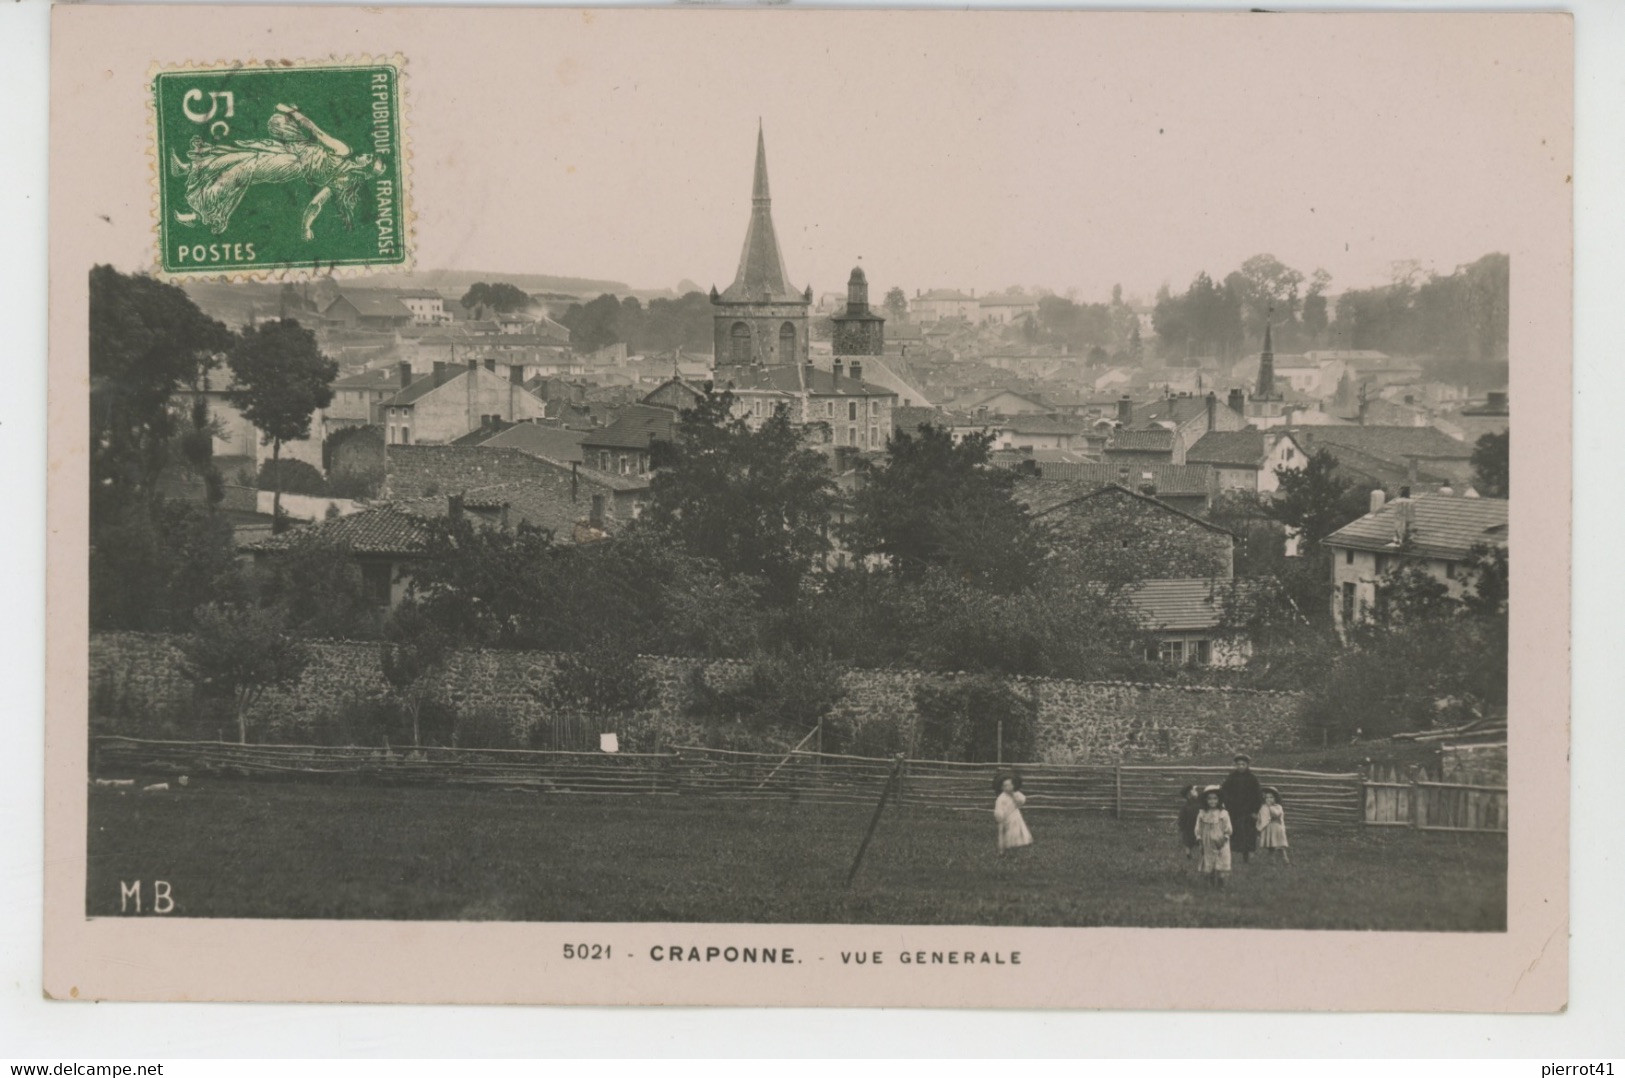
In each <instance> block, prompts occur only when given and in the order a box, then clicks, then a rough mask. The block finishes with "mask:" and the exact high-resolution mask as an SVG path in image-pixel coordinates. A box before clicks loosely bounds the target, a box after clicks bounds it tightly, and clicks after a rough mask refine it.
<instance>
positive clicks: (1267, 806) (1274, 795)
mask: <svg viewBox="0 0 1625 1078" xmlns="http://www.w3.org/2000/svg"><path fill="white" fill-rule="evenodd" d="M1258 848H1259V849H1260V850H1266V851H1268V850H1279V851H1281V860H1282V861H1284V862H1286V863H1287V864H1289V865H1290V864H1291V863H1292V855H1291V854H1290V853H1288V852H1287V843H1286V810H1284V809H1283V808H1281V792H1280V791H1279V790H1277V789H1275V787H1273V786H1266V787H1264V803H1263V804H1262V805H1261V806H1259V809H1258Z"/></svg>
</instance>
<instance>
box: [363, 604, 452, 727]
mask: <svg viewBox="0 0 1625 1078" xmlns="http://www.w3.org/2000/svg"><path fill="white" fill-rule="evenodd" d="M450 656H451V642H450V641H449V640H448V639H447V638H446V635H445V634H444V633H442V632H441V631H440V628H439V626H437V625H435V623H434V622H433V621H431V620H430V619H428V618H426V617H424V615H423V612H422V611H421V610H420V609H419V608H418V606H417V604H416V603H411V602H407V603H402V604H401V605H400V606H399V607H397V608H396V609H395V612H394V613H393V614H391V615H390V618H389V620H388V622H386V623H385V625H384V642H383V643H382V644H380V645H379V646H378V666H379V670H380V672H381V673H382V674H383V675H384V680H385V681H387V682H389V688H390V694H391V695H392V696H394V698H395V701H396V704H397V705H398V706H399V707H400V709H401V710H402V711H403V712H405V714H406V717H407V718H408V719H409V720H410V721H411V724H412V744H413V745H414V746H417V745H421V744H422V743H423V731H422V725H421V719H422V715H423V703H424V700H425V699H427V697H428V694H429V689H430V685H431V683H432V682H433V680H434V678H435V677H436V676H437V675H438V674H439V673H440V672H441V671H442V670H443V669H445V666H446V661H447V659H449V658H450Z"/></svg>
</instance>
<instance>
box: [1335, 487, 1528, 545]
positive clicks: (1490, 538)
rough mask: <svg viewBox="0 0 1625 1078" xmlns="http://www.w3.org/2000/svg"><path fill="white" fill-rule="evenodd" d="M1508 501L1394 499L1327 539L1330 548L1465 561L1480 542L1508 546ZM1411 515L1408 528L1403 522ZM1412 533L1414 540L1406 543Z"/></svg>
mask: <svg viewBox="0 0 1625 1078" xmlns="http://www.w3.org/2000/svg"><path fill="white" fill-rule="evenodd" d="M1507 505H1508V503H1507V501H1506V500H1505V499H1502V498H1468V497H1465V496H1463V495H1459V494H1422V495H1418V496H1417V497H1415V498H1409V499H1407V498H1395V499H1394V500H1393V501H1391V502H1389V503H1388V504H1387V505H1384V506H1383V507H1382V508H1381V509H1379V510H1377V511H1376V512H1375V513H1367V514H1366V515H1365V516H1363V517H1361V518H1360V519H1359V520H1356V521H1355V522H1354V523H1352V524H1349V525H1346V526H1345V527H1343V528H1340V529H1339V530H1337V531H1335V532H1333V533H1332V534H1331V535H1329V536H1327V537H1326V539H1325V543H1326V545H1327V546H1335V547H1351V548H1353V549H1355V550H1369V551H1374V552H1377V553H1388V554H1392V553H1399V552H1401V551H1403V552H1405V553H1415V554H1419V555H1422V556H1424V557H1436V558H1444V559H1447V560H1450V561H1460V560H1461V559H1463V558H1465V557H1466V556H1467V553H1468V551H1469V550H1471V549H1472V548H1473V547H1474V546H1475V545H1476V544H1478V543H1488V544H1490V545H1492V546H1505V545H1506V541H1507ZM1407 510H1408V511H1409V514H1410V523H1409V526H1408V528H1407V527H1406V526H1405V524H1404V515H1405V513H1406V511H1407ZM1407 532H1408V536H1409V541H1408V542H1407V543H1403V544H1402V542H1401V535H1402V534H1406V533H1407Z"/></svg>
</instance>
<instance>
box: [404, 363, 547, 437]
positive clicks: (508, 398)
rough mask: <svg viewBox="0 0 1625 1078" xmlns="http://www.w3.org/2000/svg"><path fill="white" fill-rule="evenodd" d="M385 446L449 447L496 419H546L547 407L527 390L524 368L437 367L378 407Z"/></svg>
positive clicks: (509, 421)
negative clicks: (448, 445) (501, 369)
mask: <svg viewBox="0 0 1625 1078" xmlns="http://www.w3.org/2000/svg"><path fill="white" fill-rule="evenodd" d="M377 407H378V410H379V420H380V422H381V423H382V424H383V426H384V441H385V444H386V445H390V446H395V445H447V444H449V443H451V442H454V441H456V440H457V439H459V438H461V437H463V436H464V435H465V434H468V433H469V432H470V431H474V430H478V429H480V428H481V427H483V426H488V425H490V423H491V421H492V420H493V419H498V420H502V421H504V422H508V423H522V422H524V421H526V420H537V419H545V418H547V402H546V401H544V400H542V399H541V398H540V397H538V396H536V395H535V394H533V393H531V392H530V391H529V390H528V389H526V388H525V368H524V367H523V366H520V365H514V366H511V367H508V368H506V369H505V370H503V371H501V372H499V369H498V367H497V363H496V360H494V359H487V360H486V361H484V362H483V363H482V362H480V361H479V360H475V359H471V360H469V361H468V362H467V363H466V364H458V365H452V364H449V363H438V362H437V363H436V364H435V365H434V369H433V370H432V371H431V372H430V373H429V374H426V375H424V376H422V377H420V378H415V379H414V380H413V381H412V383H411V384H410V385H408V386H406V387H405V388H403V389H401V390H400V391H399V392H397V393H395V394H394V395H393V396H391V397H388V398H387V399H385V400H383V401H381V402H379V404H378V405H377Z"/></svg>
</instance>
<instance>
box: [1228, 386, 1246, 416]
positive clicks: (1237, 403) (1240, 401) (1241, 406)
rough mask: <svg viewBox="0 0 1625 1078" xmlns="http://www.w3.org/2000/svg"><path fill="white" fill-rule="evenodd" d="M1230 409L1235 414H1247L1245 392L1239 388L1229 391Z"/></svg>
mask: <svg viewBox="0 0 1625 1078" xmlns="http://www.w3.org/2000/svg"><path fill="white" fill-rule="evenodd" d="M1230 410H1231V411H1232V412H1235V413H1236V414H1237V415H1246V414H1247V394H1246V393H1245V392H1243V391H1242V390H1240V389H1232V390H1231V391H1230Z"/></svg>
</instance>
